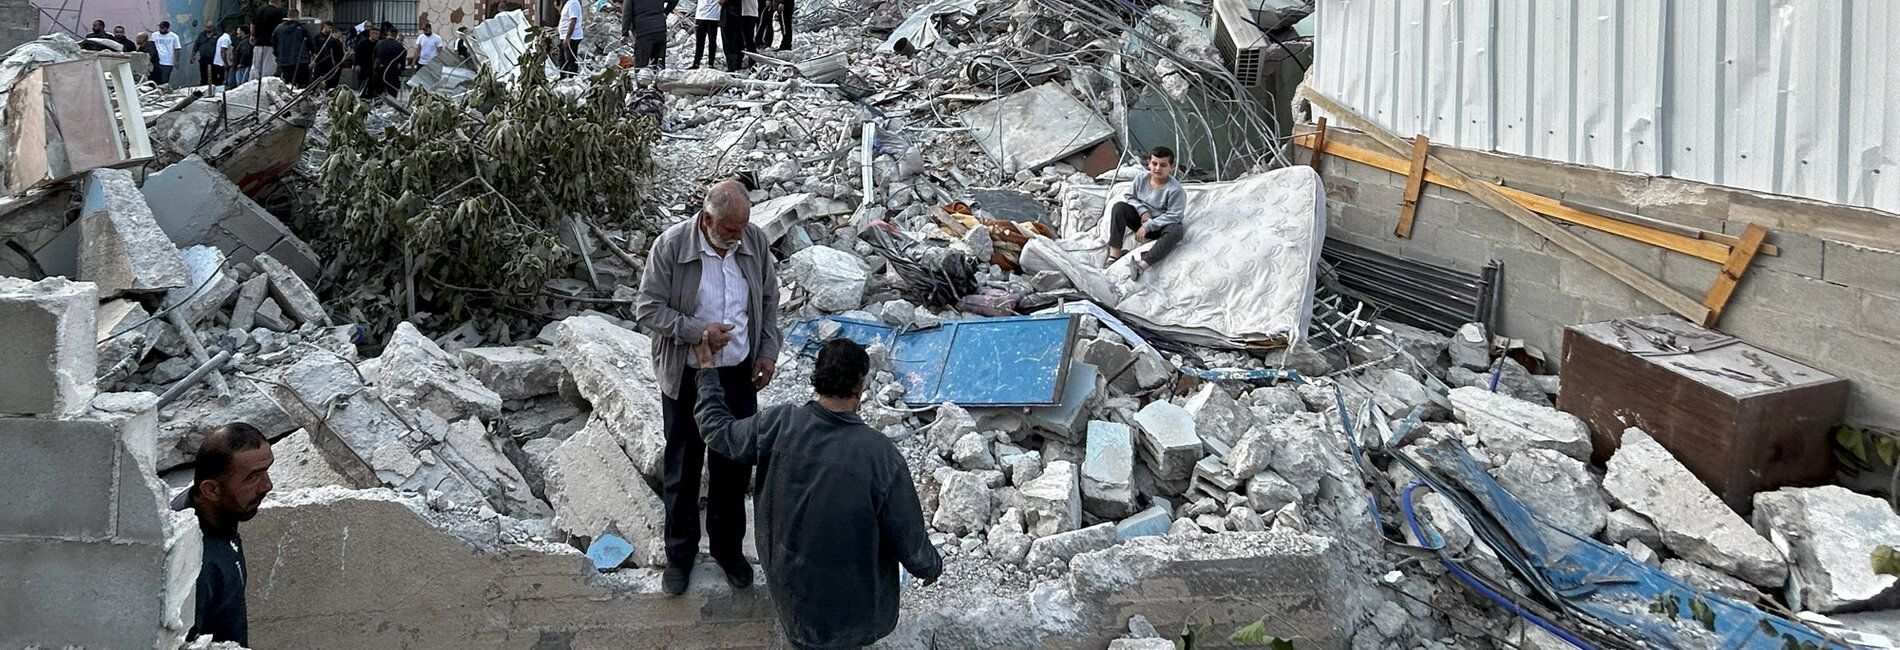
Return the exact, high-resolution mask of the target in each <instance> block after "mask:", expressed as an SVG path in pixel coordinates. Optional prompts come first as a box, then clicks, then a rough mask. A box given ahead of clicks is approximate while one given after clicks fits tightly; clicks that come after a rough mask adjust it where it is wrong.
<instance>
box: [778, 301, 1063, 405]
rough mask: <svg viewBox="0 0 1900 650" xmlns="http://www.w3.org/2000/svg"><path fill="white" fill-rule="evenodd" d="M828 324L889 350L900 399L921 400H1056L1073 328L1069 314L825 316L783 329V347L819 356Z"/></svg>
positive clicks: (1037, 402) (983, 402) (962, 402)
mask: <svg viewBox="0 0 1900 650" xmlns="http://www.w3.org/2000/svg"><path fill="white" fill-rule="evenodd" d="M827 323H836V324H837V328H838V330H837V332H836V334H835V336H838V337H842V338H848V339H851V340H853V341H857V342H859V343H862V344H864V345H866V346H869V345H872V344H874V343H877V344H883V345H884V346H885V348H886V349H889V350H890V351H891V364H892V366H893V372H895V373H896V375H897V380H898V382H899V383H901V384H902V385H903V386H904V402H905V403H906V404H911V405H919V406H920V405H925V404H938V403H942V402H955V403H957V404H959V405H963V406H1045V405H1050V404H1057V403H1059V402H1060V401H1061V399H1062V387H1063V383H1064V381H1066V380H1067V378H1068V371H1069V355H1070V352H1071V349H1072V348H1073V347H1074V342H1075V327H1076V321H1075V317H1074V316H1071V315H1068V314H1055V315H1049V316H1010V317H1003V318H976V319H969V320H953V321H944V322H943V323H941V324H939V325H937V326H936V327H930V328H925V329H917V330H901V329H899V328H896V327H891V326H889V325H884V324H881V323H876V322H871V321H865V320H859V319H855V318H843V317H838V316H823V317H819V318H814V319H809V320H804V321H799V322H797V323H793V324H792V326H791V327H788V328H786V330H785V343H786V345H787V346H789V347H790V348H791V349H794V350H798V351H799V352H800V353H801V354H806V355H814V354H817V352H818V347H819V346H820V345H822V344H823V343H824V341H825V340H826V338H828V336H827V335H830V332H829V331H828V330H829V329H830V326H829V325H827Z"/></svg>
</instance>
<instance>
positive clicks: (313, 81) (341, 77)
mask: <svg viewBox="0 0 1900 650" xmlns="http://www.w3.org/2000/svg"><path fill="white" fill-rule="evenodd" d="M281 2H282V0H268V2H266V3H265V4H264V5H262V6H259V7H258V8H257V10H256V11H254V12H252V13H251V15H250V16H249V17H248V18H249V20H248V24H239V25H235V26H219V25H215V24H206V25H205V26H204V31H202V32H200V33H199V34H198V36H197V38H196V40H194V41H193V42H192V43H191V49H190V52H191V53H192V56H193V57H194V58H196V59H197V61H196V62H197V64H198V79H199V81H200V83H202V84H204V85H208V86H222V87H232V86H237V85H238V84H242V83H244V82H246V81H250V80H251V79H255V78H261V77H270V76H275V77H279V78H282V79H283V80H284V81H285V82H286V83H288V84H290V85H292V86H295V87H298V88H307V87H312V86H315V87H321V88H336V87H337V86H339V85H342V84H343V83H344V82H345V77H346V75H347V77H348V83H349V85H350V87H352V88H355V89H356V90H358V91H359V92H361V93H362V94H363V97H364V98H374V97H379V96H382V95H395V94H397V93H398V92H400V91H401V89H402V85H403V76H404V75H405V74H406V73H407V72H408V71H409V70H411V69H412V68H411V64H412V63H413V65H414V67H416V68H420V67H421V66H425V65H428V64H429V62H430V61H431V60H434V59H435V57H436V56H437V55H439V54H441V52H442V51H443V49H444V48H445V47H447V44H446V42H445V41H443V39H442V37H441V36H440V35H438V34H436V33H435V30H434V28H433V27H431V26H430V25H429V24H428V23H423V24H422V26H421V29H420V32H421V33H420V34H419V35H418V36H416V37H415V45H416V54H415V57H414V60H413V62H412V61H411V57H410V55H409V49H408V47H407V46H406V45H405V44H404V35H403V34H402V33H401V32H399V31H398V30H397V29H396V27H395V25H393V24H391V23H389V22H387V21H385V22H383V23H382V24H380V25H374V24H371V23H370V22H369V21H363V22H360V23H357V24H355V25H345V26H339V25H337V24H336V23H333V22H328V21H308V22H307V21H305V20H304V19H303V16H301V15H300V14H299V12H298V10H296V9H285V8H284V7H283V6H282V5H281ZM463 31H464V32H466V30H465V29H464V30H463ZM80 47H81V48H84V49H87V50H117V51H122V52H137V53H140V54H144V55H145V56H147V57H150V62H151V73H150V74H149V75H147V78H148V79H150V80H151V81H152V82H153V83H156V84H161V85H164V84H170V83H172V77H173V73H174V71H175V70H176V68H177V66H178V63H179V59H180V58H182V57H184V56H185V52H186V49H185V46H184V42H183V41H182V40H181V39H180V37H179V35H178V34H177V33H176V32H173V31H172V29H171V23H170V22H169V21H159V23H158V30H157V31H156V32H139V33H138V34H137V35H136V36H135V37H133V38H127V37H126V35H125V27H124V26H117V27H114V28H113V29H112V31H111V32H110V33H107V32H106V25H105V21H101V20H95V21H92V32H91V33H88V34H86V35H85V39H84V40H83V41H81V42H80ZM457 47H458V49H461V50H462V51H463V54H464V55H466V53H467V52H466V45H464V44H458V45H457Z"/></svg>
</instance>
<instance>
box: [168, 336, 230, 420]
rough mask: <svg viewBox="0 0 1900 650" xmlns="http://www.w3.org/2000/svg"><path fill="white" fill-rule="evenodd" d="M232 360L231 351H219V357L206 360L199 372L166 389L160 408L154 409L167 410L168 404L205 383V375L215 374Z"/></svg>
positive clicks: (220, 376) (192, 372)
mask: <svg viewBox="0 0 1900 650" xmlns="http://www.w3.org/2000/svg"><path fill="white" fill-rule="evenodd" d="M230 360H231V351H230V350H219V351H218V355H217V356H215V357H211V358H210V359H208V360H206V361H205V362H204V363H203V364H200V365H199V366H198V369H197V370H193V371H191V374H189V375H185V378H184V379H180V380H178V383H176V384H172V387H171V388H168V389H165V394H164V395H160V396H158V406H156V407H154V408H159V409H162V408H165V405H166V404H170V403H172V401H173V400H176V399H178V398H179V396H181V395H184V394H185V391H187V390H190V389H191V387H192V386H196V385H198V382H200V381H203V380H204V378H205V375H210V374H214V373H215V372H217V370H218V369H219V368H221V367H223V366H224V363H225V362H226V361H230ZM218 377H219V378H220V379H222V378H223V375H218Z"/></svg>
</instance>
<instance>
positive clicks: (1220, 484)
mask: <svg viewBox="0 0 1900 650" xmlns="http://www.w3.org/2000/svg"><path fill="white" fill-rule="evenodd" d="M1193 478H1194V479H1195V480H1197V481H1206V482H1207V483H1208V484H1209V485H1211V486H1213V487H1214V488H1216V489H1217V490H1218V491H1213V490H1210V491H1209V492H1208V493H1209V494H1211V495H1213V496H1216V497H1221V496H1226V494H1225V493H1228V492H1233V491H1234V490H1236V489H1239V488H1240V481H1239V480H1236V479H1235V478H1234V477H1231V476H1228V475H1227V467H1226V463H1222V462H1221V459H1220V457H1219V456H1206V457H1203V458H1202V459H1201V461H1200V462H1198V463H1195V464H1194V474H1193Z"/></svg>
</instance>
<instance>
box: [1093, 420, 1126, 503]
mask: <svg viewBox="0 0 1900 650" xmlns="http://www.w3.org/2000/svg"><path fill="white" fill-rule="evenodd" d="M1088 426H1089V429H1088V432H1089V433H1088V441H1087V443H1088V448H1087V451H1086V453H1085V456H1084V459H1083V461H1082V509H1083V510H1085V511H1087V512H1088V513H1089V514H1093V515H1095V516H1097V517H1101V518H1103V519H1120V518H1123V517H1126V516H1128V515H1129V513H1132V512H1134V511H1135V489H1134V470H1135V449H1134V439H1133V435H1132V432H1130V431H1129V429H1128V425H1125V424H1119V423H1115V422H1103V421H1100V420H1096V421H1092V422H1089V425H1088Z"/></svg>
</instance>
